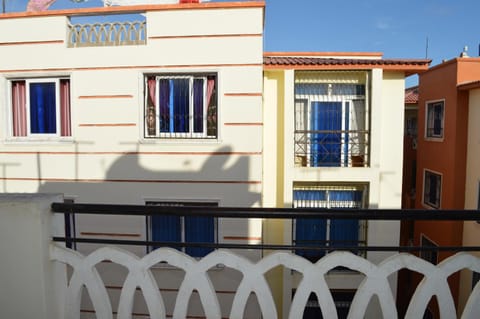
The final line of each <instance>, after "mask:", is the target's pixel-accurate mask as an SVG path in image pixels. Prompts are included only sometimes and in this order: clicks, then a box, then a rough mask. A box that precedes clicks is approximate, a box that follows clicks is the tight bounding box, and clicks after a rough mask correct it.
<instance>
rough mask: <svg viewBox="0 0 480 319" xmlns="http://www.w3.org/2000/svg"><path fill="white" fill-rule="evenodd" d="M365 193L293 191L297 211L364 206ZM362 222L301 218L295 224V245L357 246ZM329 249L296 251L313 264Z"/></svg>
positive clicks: (313, 188) (322, 190)
mask: <svg viewBox="0 0 480 319" xmlns="http://www.w3.org/2000/svg"><path fill="white" fill-rule="evenodd" d="M363 194H364V191H363V190H361V189H359V190H355V189H348V190H342V189H336V188H331V189H330V188H329V187H325V188H324V189H321V187H310V188H309V187H305V188H304V189H300V188H299V189H294V191H293V202H294V207H295V208H325V209H328V208H347V209H358V208H361V207H362V206H363ZM360 229H361V228H360V222H359V221H358V220H356V219H355V220H345V219H338V220H336V219H332V220H326V219H302V218H297V219H296V221H295V239H294V241H295V246H300V247H308V246H313V247H315V246H319V247H322V246H323V247H332V248H335V247H341V246H358V245H359V242H360V237H361V234H360ZM325 251H326V250H308V249H296V250H295V253H296V254H298V255H300V256H303V257H305V258H307V259H309V260H311V261H316V260H318V259H319V258H321V257H322V256H324V255H325ZM354 252H355V253H357V252H356V251H354Z"/></svg>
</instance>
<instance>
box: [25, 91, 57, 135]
mask: <svg viewBox="0 0 480 319" xmlns="http://www.w3.org/2000/svg"><path fill="white" fill-rule="evenodd" d="M29 89H30V101H29V102H30V132H31V133H32V134H55V133H56V132H57V125H56V124H57V120H56V119H57V110H56V94H55V83H54V82H40V83H30V87H29Z"/></svg>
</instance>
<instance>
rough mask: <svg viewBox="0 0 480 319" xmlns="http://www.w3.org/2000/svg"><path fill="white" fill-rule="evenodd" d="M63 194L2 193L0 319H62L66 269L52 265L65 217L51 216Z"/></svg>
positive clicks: (0, 213) (0, 197)
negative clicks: (52, 206) (53, 239)
mask: <svg viewBox="0 0 480 319" xmlns="http://www.w3.org/2000/svg"><path fill="white" fill-rule="evenodd" d="M62 201H63V197H62V196H61V195H42V194H36V195H24V194H11V195H8V194H0V255H1V258H0V287H1V293H0V317H1V318H38V319H61V318H64V314H63V300H64V299H63V297H64V296H63V294H62V290H61V287H62V286H65V285H66V268H65V266H62V265H60V264H57V263H54V262H52V261H51V260H50V243H51V236H52V234H54V235H56V236H64V233H63V216H62V215H56V216H54V215H53V214H52V213H51V211H50V204H51V203H52V202H62Z"/></svg>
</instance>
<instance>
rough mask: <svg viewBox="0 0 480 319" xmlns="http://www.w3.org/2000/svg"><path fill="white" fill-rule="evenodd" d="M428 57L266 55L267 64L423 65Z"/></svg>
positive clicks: (265, 61) (428, 61) (265, 62)
mask: <svg viewBox="0 0 480 319" xmlns="http://www.w3.org/2000/svg"><path fill="white" fill-rule="evenodd" d="M430 62H431V60H426V59H342V58H339V59H337V58H315V57H289V56H285V57H279V56H265V57H264V58H263V63H264V64H265V65H423V64H429V63H430Z"/></svg>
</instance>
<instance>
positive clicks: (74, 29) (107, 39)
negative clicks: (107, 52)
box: [68, 21, 146, 47]
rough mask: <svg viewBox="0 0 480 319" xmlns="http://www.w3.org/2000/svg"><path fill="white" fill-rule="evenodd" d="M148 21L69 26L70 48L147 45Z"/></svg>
mask: <svg viewBox="0 0 480 319" xmlns="http://www.w3.org/2000/svg"><path fill="white" fill-rule="evenodd" d="M145 35H146V21H131V22H129V21H124V22H106V23H87V24H70V25H68V46H69V47H91V46H121V45H142V44H146V37H145Z"/></svg>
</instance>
